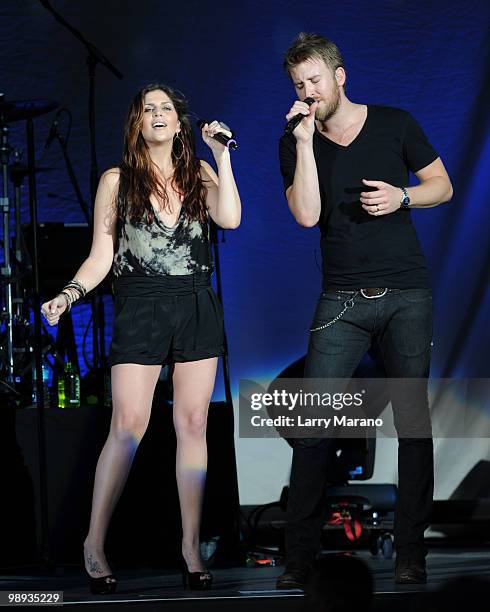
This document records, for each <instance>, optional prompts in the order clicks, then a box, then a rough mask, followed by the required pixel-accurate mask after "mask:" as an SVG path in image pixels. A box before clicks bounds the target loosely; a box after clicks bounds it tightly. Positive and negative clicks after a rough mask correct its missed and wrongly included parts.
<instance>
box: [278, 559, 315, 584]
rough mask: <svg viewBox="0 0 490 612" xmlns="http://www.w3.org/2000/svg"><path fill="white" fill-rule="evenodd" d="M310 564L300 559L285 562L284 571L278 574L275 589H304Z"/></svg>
mask: <svg viewBox="0 0 490 612" xmlns="http://www.w3.org/2000/svg"><path fill="white" fill-rule="evenodd" d="M310 570H311V565H309V564H308V563H305V562H301V561H290V562H289V563H286V567H285V568H284V573H283V574H281V575H280V576H278V578H277V581H276V589H304V588H305V584H306V581H307V579H308V575H309V573H310Z"/></svg>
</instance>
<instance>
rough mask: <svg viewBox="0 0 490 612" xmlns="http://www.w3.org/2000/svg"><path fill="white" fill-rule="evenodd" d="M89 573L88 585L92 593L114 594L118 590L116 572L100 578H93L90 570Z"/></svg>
mask: <svg viewBox="0 0 490 612" xmlns="http://www.w3.org/2000/svg"><path fill="white" fill-rule="evenodd" d="M85 571H86V570H85ZM87 575H88V587H89V589H90V592H91V593H92V595H112V594H113V593H115V592H116V588H117V579H116V577H115V576H114V574H109V575H108V576H101V577H100V578H92V576H90V574H88V572H87Z"/></svg>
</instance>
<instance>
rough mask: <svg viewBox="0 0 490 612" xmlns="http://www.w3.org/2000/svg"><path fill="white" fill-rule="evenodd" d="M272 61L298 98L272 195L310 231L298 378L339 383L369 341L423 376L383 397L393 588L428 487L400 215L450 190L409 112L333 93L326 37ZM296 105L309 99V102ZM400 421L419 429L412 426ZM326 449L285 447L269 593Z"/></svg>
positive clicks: (427, 333) (389, 367) (309, 538)
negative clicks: (390, 422) (392, 438)
mask: <svg viewBox="0 0 490 612" xmlns="http://www.w3.org/2000/svg"><path fill="white" fill-rule="evenodd" d="M284 67H285V69H286V71H287V72H288V74H289V76H290V77H291V80H292V82H293V85H294V89H295V92H296V96H297V98H298V99H297V100H296V101H295V102H294V104H293V105H292V107H291V109H290V110H289V113H288V114H287V115H286V119H287V120H288V121H289V120H291V119H292V118H293V117H295V116H296V115H298V114H301V115H304V118H303V119H302V120H301V121H300V123H299V124H298V126H297V127H296V128H295V129H294V131H293V132H292V133H290V134H285V135H284V136H282V138H281V140H280V146H279V154H280V164H281V172H282V176H283V178H284V189H285V193H286V198H287V201H288V205H289V208H290V210H291V212H292V214H293V216H294V218H295V219H296V221H297V222H298V223H299V224H300V225H303V226H304V227H313V226H314V225H318V226H319V228H320V236H321V237H320V245H321V252H322V260H323V292H322V293H321V295H320V298H319V301H318V305H317V309H316V312H315V316H314V319H313V323H312V326H311V332H310V339H309V346H308V355H307V359H306V367H305V377H307V378H349V377H350V376H352V374H353V372H354V370H355V369H356V367H357V365H358V364H359V361H360V360H361V358H362V356H363V355H364V353H365V352H366V351H367V349H368V348H369V346H370V345H371V343H373V342H375V343H376V344H377V345H378V347H379V349H380V352H381V355H382V358H383V364H384V368H385V370H386V373H387V376H388V377H390V378H403V379H423V380H422V386H423V387H424V391H423V392H422V393H415V394H407V395H408V397H403V394H402V397H397V399H396V400H395V398H394V397H393V396H392V405H393V411H394V417H395V425H396V426H397V432H398V435H399V446H398V499H397V506H396V518H395V548H396V564H395V580H396V582H397V583H400V584H413V583H423V582H426V579H427V576H426V568H425V557H426V554H427V551H426V548H425V545H424V530H425V529H426V528H427V527H428V525H429V520H430V511H431V505H432V496H433V480H434V479H433V445H432V436H431V433H430V415H429V406H428V401H427V392H426V381H425V382H424V379H427V377H428V375H429V364H430V352H431V338H432V297H431V290H430V288H429V282H428V273H427V266H426V263H425V259H424V256H423V254H422V251H421V248H420V245H419V242H418V239H417V235H416V233H415V229H414V226H413V224H412V220H411V209H412V208H429V207H432V206H437V205H438V204H441V203H443V202H447V201H449V200H450V199H451V197H452V193H453V191H452V187H451V182H450V180H449V177H448V175H447V172H446V170H445V168H444V165H443V163H442V161H441V159H440V157H439V156H438V154H437V153H436V151H435V150H434V148H433V147H432V146H431V145H430V144H429V142H428V140H427V138H426V136H425V134H424V132H423V131H422V129H421V128H420V126H419V124H418V123H417V121H416V120H415V119H414V118H413V117H412V115H410V114H409V113H408V112H406V111H403V110H400V109H397V108H389V107H383V106H377V105H371V104H369V105H366V104H358V103H354V102H351V101H350V100H349V99H348V98H347V96H346V93H345V86H346V70H345V67H344V62H343V60H342V56H341V54H340V51H339V49H338V48H337V46H336V45H335V44H334V43H332V42H331V41H329V40H327V39H326V38H324V37H323V36H320V35H316V34H304V33H302V34H300V35H299V36H298V38H297V39H296V40H295V41H294V43H293V44H292V46H291V47H290V48H289V49H288V51H287V52H286V55H285V59H284ZM306 98H312V99H313V100H314V102H313V103H312V104H311V106H309V105H308V103H306V102H305V101H304V100H305V99H306ZM308 102H311V100H309V101H308ZM409 171H410V172H412V173H414V174H415V176H416V177H417V179H418V181H419V182H418V184H417V185H416V186H414V187H408V175H409ZM349 300H350V301H349ZM346 304H348V305H349V306H350V305H351V304H353V305H352V307H348V308H346V307H345V305H346ZM341 313H342V314H341ZM339 314H341V316H340V318H337V317H338V316H339ZM414 414H416V415H417V419H421V420H422V421H424V422H423V423H420V422H417V423H412V422H411V421H410V419H412V420H414V418H415V417H413V416H412V415H414ZM421 415H422V417H421ZM402 425H403V427H405V431H407V430H408V431H412V430H413V431H417V428H419V429H421V430H424V427H425V431H428V432H429V433H428V435H426V436H425V437H423V436H422V437H416V436H415V437H413V438H411V437H402V436H401V435H400V428H401V427H402ZM419 426H420V427H419ZM331 442H332V440H331V439H326V438H309V439H297V440H296V444H295V446H294V451H293V463H292V469H291V480H290V491H289V501H288V523H287V528H286V554H287V558H286V567H285V571H284V573H283V574H282V575H281V576H280V577H279V578H278V581H277V587H278V588H298V587H300V588H301V587H302V586H303V585H304V584H305V581H306V578H307V576H308V572H309V570H310V568H311V565H312V562H313V560H314V557H315V555H316V554H317V552H318V551H319V548H320V542H321V528H322V525H323V522H324V520H325V515H324V513H323V499H324V493H325V489H326V486H327V484H328V483H329V482H332V480H331V479H330V480H329V476H330V475H331V472H330V468H331V466H332V453H333V452H334V447H333V445H332V443H331Z"/></svg>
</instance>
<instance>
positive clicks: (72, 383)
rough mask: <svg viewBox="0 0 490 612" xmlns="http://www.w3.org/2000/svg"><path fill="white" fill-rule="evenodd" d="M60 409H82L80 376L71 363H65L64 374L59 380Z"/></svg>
mask: <svg viewBox="0 0 490 612" xmlns="http://www.w3.org/2000/svg"><path fill="white" fill-rule="evenodd" d="M58 407H59V408H79V407H80V376H79V375H78V372H77V371H76V370H75V368H74V367H73V365H72V364H71V363H70V362H68V363H65V368H64V372H63V374H62V375H61V376H60V377H59V379H58Z"/></svg>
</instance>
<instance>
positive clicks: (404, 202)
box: [400, 187, 410, 210]
mask: <svg viewBox="0 0 490 612" xmlns="http://www.w3.org/2000/svg"><path fill="white" fill-rule="evenodd" d="M400 189H401V190H402V193H403V197H402V199H401V200H400V208H403V209H405V210H407V209H408V208H410V196H409V195H408V191H407V190H406V189H405V187H400Z"/></svg>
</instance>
